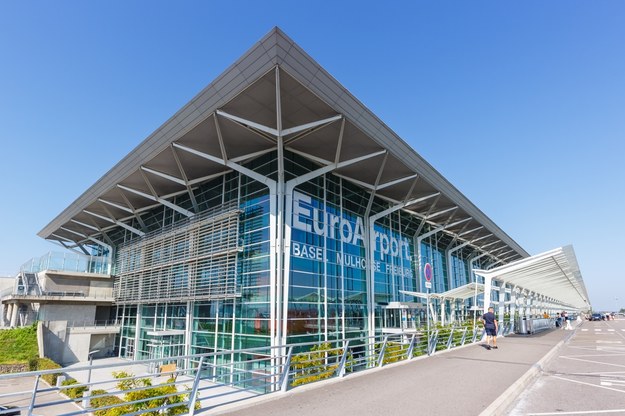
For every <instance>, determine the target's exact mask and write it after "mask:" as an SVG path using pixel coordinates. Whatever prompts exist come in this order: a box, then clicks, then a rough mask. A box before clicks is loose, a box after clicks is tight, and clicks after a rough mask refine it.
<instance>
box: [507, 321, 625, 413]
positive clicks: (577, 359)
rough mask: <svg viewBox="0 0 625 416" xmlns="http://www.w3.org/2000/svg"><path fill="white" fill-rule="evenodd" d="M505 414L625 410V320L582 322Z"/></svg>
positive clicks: (620, 411) (623, 411) (613, 411)
mask: <svg viewBox="0 0 625 416" xmlns="http://www.w3.org/2000/svg"><path fill="white" fill-rule="evenodd" d="M510 415H511V416H521V415H523V416H548V415H625V319H621V320H615V321H599V322H584V323H583V324H582V326H581V327H580V328H578V329H577V330H576V332H575V335H574V336H573V337H572V338H571V339H570V340H569V341H568V342H567V343H565V344H564V345H563V347H562V348H561V349H560V350H559V351H558V354H557V355H556V356H555V357H554V358H553V359H552V360H550V361H549V362H548V363H547V364H546V365H545V368H544V371H543V373H542V374H541V376H540V377H539V378H537V379H536V381H535V382H534V384H533V385H531V386H530V387H529V388H528V389H527V390H526V391H525V392H524V393H523V394H521V396H519V398H518V399H517V401H516V402H515V404H513V407H512V408H511V410H510Z"/></svg>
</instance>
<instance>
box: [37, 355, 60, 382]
mask: <svg viewBox="0 0 625 416" xmlns="http://www.w3.org/2000/svg"><path fill="white" fill-rule="evenodd" d="M55 368H61V366H60V365H58V364H57V363H55V362H54V361H52V360H51V359H49V358H39V359H38V360H37V370H38V371H42V370H54V369H55ZM60 375H61V373H50V374H44V375H43V376H41V378H43V379H44V380H45V381H46V383H48V384H49V385H51V386H56V379H57V378H58V377H59V376H60Z"/></svg>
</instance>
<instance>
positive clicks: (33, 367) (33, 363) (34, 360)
mask: <svg viewBox="0 0 625 416" xmlns="http://www.w3.org/2000/svg"><path fill="white" fill-rule="evenodd" d="M38 364H39V357H30V358H29V359H28V371H37V366H38Z"/></svg>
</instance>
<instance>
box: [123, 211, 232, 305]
mask: <svg viewBox="0 0 625 416" xmlns="http://www.w3.org/2000/svg"><path fill="white" fill-rule="evenodd" d="M239 214H240V211H239V210H229V211H226V212H224V210H222V212H221V213H216V214H215V213H213V214H204V215H202V216H201V217H194V218H192V219H190V220H188V221H187V222H185V223H183V224H177V225H175V226H173V227H170V228H169V229H164V230H159V231H158V232H154V233H151V234H148V235H146V236H144V237H143V238H141V239H139V240H136V241H131V242H129V243H127V244H125V245H121V246H120V247H119V248H118V255H117V263H116V266H117V267H116V270H117V278H116V280H115V298H116V301H117V303H121V304H123V303H133V304H134V303H148V302H155V301H157V302H167V301H181V300H185V301H186V300H194V299H223V298H229V297H234V296H237V288H236V262H237V253H238V252H239V250H240V247H239Z"/></svg>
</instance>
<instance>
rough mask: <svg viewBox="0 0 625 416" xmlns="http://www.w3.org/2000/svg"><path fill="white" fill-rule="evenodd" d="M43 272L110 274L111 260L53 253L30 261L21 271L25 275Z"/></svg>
mask: <svg viewBox="0 0 625 416" xmlns="http://www.w3.org/2000/svg"><path fill="white" fill-rule="evenodd" d="M43 270H57V271H65V272H78V273H98V274H108V273H109V270H110V258H109V257H106V256H88V255H86V254H79V253H59V252H54V251H51V252H49V253H47V254H44V255H43V256H41V257H35V258H32V259H30V260H29V261H27V262H26V263H24V264H23V265H22V267H21V268H20V271H22V272H24V273H38V272H40V271H43Z"/></svg>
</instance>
